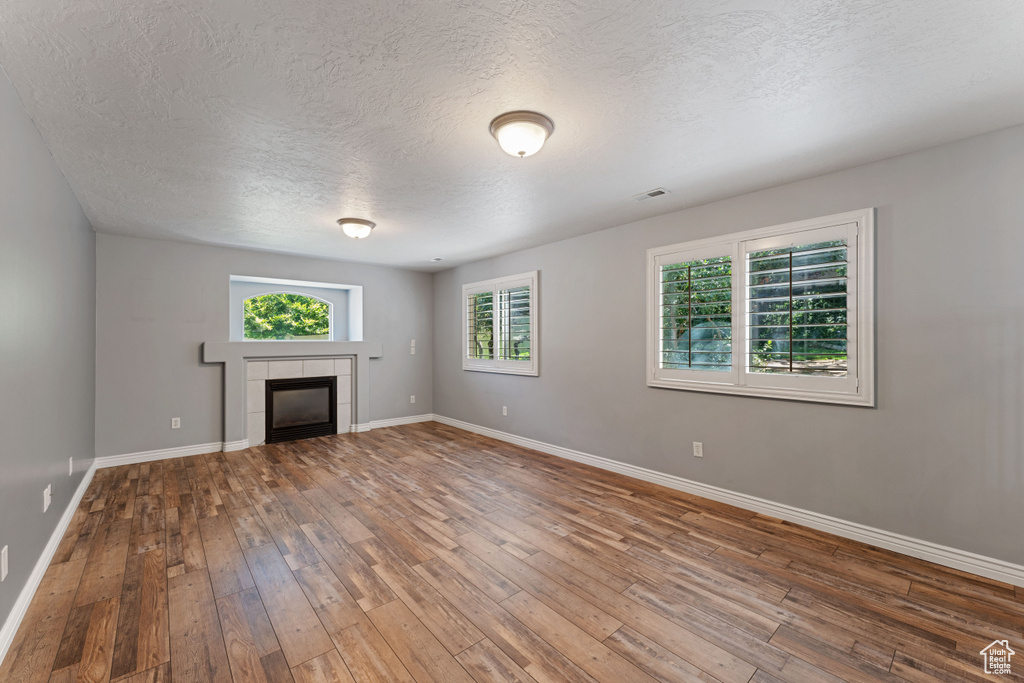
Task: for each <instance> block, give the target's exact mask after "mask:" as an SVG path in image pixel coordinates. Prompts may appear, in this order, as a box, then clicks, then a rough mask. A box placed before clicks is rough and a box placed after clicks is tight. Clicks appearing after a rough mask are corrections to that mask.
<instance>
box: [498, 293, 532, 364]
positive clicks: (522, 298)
mask: <svg viewBox="0 0 1024 683" xmlns="http://www.w3.org/2000/svg"><path fill="white" fill-rule="evenodd" d="M499 296H500V300H501V335H500V337H501V348H500V351H499V356H498V358H499V359H500V360H518V361H529V360H530V287H529V286H528V285H524V286H522V287H515V288H513V289H503V290H501V291H500V292H499Z"/></svg>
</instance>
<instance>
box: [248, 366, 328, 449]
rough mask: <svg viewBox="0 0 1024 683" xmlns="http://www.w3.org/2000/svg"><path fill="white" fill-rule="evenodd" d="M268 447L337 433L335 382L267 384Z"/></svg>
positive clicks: (281, 381)
mask: <svg viewBox="0 0 1024 683" xmlns="http://www.w3.org/2000/svg"><path fill="white" fill-rule="evenodd" d="M266 385H267V389H266V391H267V443H280V442H282V441H292V440H294V439H307V438H310V437H313V436H327V435H329V434H335V433H336V432H337V411H338V407H337V378H336V377H302V378H295V379H272V380H267V383H266Z"/></svg>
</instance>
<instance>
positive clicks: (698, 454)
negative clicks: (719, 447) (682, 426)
mask: <svg viewBox="0 0 1024 683" xmlns="http://www.w3.org/2000/svg"><path fill="white" fill-rule="evenodd" d="M693 457H695V458H703V457H704V443H703V442H702V441H694V442H693Z"/></svg>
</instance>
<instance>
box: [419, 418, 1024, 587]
mask: <svg viewBox="0 0 1024 683" xmlns="http://www.w3.org/2000/svg"><path fill="white" fill-rule="evenodd" d="M434 420H435V421H437V422H440V423H441V424H446V425H448V426H450V427H457V428H459V429H464V430H466V431H467V432H474V433H476V434H481V435H483V436H489V437H491V438H492V439H498V440H499V441H505V442H508V443H512V444H515V445H517V446H522V447H524V448H530V449H532V450H535V451H540V452H541V453H547V454H548V455H554V456H556V457H559V458H565V459H566V460H573V461H575V462H580V463H584V464H586V465H593V466H594V467H597V468H599V469H602V470H608V471H611V472H618V473H619V474H624V475H626V476H627V477H633V478H635V479H642V480H643V481H649V482H651V483H653V484H661V485H662V486H665V487H668V488H670V489H675V490H677V491H683V492H684V493H691V494H693V495H695V496H701V497H703V498H710V499H711V500H716V501H718V502H720V503H728V504H729V505H735V506H736V507H739V508H743V509H744V510H750V511H752V512H758V513H760V514H764V515H769V516H771V517H775V518H778V519H782V520H786V521H788V522H794V523H796V524H802V525H803V526H807V527H811V528H812V529H817V530H819V531H825V532H828V533H830V534H835V535H836V536H842V537H843V538H848V539H851V540H854V541H860V542H862V543H868V544H870V545H873V546H877V547H879V548H885V549H886V550H892V551H894V552H897V553H902V554H903V555H909V556H911V557H916V558H918V559H921V560H927V561H929V562H934V563H935V564H940V565H942V566H944V567H951V568H953V569H959V570H961V571H965V572H970V573H972V574H977V575H979V576H984V577H987V578H989V579H995V580H996V581H1003V582H1005V583H1009V584H1013V585H1015V586H1024V565H1019V564H1013V563H1010V562H1006V561H1004V560H998V559H996V558H993V557H985V556H984V555H977V554H975V553H971V552H967V551H965V550H957V549H956V548H950V547H948V546H944V545H939V544H937V543H932V542H930V541H922V540H921V539H917V538H911V537H910V536H903V535H901V534H897V533H893V532H891V531H885V530H883V529H876V528H874V527H869V526H864V525H863V524H857V523H856V522H848V521H846V520H842V519H837V518H835V517H829V516H828V515H823V514H821V513H818V512H811V511H810V510H803V509H801V508H796V507H793V506H791V505H784V504H782V503H776V502H773V501H770V500H765V499H764V498H757V497H756V496H750V495H747V494H745V493H737V492H736V491H730V490H728V489H723V488H718V487H717V486H711V485H709V484H702V483H700V482H697V481H691V480H689V479H683V478H682V477H677V476H674V475H671V474H664V473H662V472H657V471H655V470H649V469H646V468H644V467H638V466H636V465H630V464H627V463H624V462H619V461H617V460H611V459H608V458H602V457H600V456H596V455H591V454H589V453H582V452H580V451H574V450H572V449H569V448H563V447H561V446H555V445H553V444H549V443H544V442H543V441H536V440H534V439H528V438H526V437H522V436H517V435H515V434H509V433H507V432H501V431H498V430H496V429H490V428H488V427H481V426H479V425H475V424H471V423H469V422H463V421H462V420H456V419H453V418H450V417H445V416H443V415H435V416H434Z"/></svg>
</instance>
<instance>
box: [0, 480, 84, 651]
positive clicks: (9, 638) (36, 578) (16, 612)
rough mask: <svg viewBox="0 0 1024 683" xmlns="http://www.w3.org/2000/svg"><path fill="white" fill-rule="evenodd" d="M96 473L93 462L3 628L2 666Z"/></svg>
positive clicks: (1, 629)
mask: <svg viewBox="0 0 1024 683" xmlns="http://www.w3.org/2000/svg"><path fill="white" fill-rule="evenodd" d="M96 469H97V467H96V462H95V461H93V464H92V465H90V467H89V469H88V470H86V472H85V476H83V477H82V481H81V483H79V484H78V488H77V489H76V490H75V493H74V495H72V496H71V500H70V501H69V502H68V506H67V507H66V508H65V509H64V514H63V515H61V517H60V521H58V522H57V528H55V529H54V530H53V533H52V534H50V540H49V541H48V542H47V544H46V547H45V548H43V553H42V554H41V555H40V556H39V559H38V560H36V566H35V567H34V568H33V569H32V573H31V574H29V575H28V581H26V582H25V586H24V587H23V588H22V589H21V593H19V594H18V599H17V600H16V601H15V602H14V607H13V608H11V613H10V614H8V615H7V619H6V620H5V621H4V625H3V627H2V628H0V664H3V662H4V657H6V656H7V652H8V651H9V650H10V649H11V644H12V643H13V642H14V635H15V634H16V633H17V632H18V627H19V626H21V620H22V619H24V618H25V613H26V612H28V607H29V605H30V604H32V598H33V597H34V596H35V594H36V589H38V588H39V583H40V582H41V581H42V580H43V576H44V575H45V574H46V570H47V568H48V567H49V566H50V561H51V560H52V559H53V555H54V553H56V552H57V548H58V547H60V542H61V539H63V538H64V533H65V532H66V531H67V530H68V526H69V525H70V524H71V519H72V518H73V517H74V516H75V510H77V509H78V504H79V503H81V502H82V497H83V496H84V495H85V492H86V490H87V489H88V488H89V484H90V483H91V482H92V478H93V475H95V474H96Z"/></svg>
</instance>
